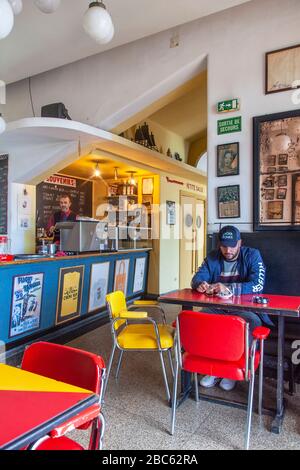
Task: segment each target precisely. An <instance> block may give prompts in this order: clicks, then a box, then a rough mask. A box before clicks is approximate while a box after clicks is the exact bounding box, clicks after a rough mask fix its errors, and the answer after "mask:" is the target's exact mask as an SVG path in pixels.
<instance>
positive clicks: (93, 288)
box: [88, 262, 110, 313]
mask: <svg viewBox="0 0 300 470" xmlns="http://www.w3.org/2000/svg"><path fill="white" fill-rule="evenodd" d="M109 268H110V262H107V263H96V264H92V267H91V277H90V292H89V306H88V312H89V313H90V312H94V311H95V310H100V309H101V308H103V307H105V305H106V300H105V298H106V295H107V290H108V280H109Z"/></svg>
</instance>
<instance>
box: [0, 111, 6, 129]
mask: <svg viewBox="0 0 300 470" xmlns="http://www.w3.org/2000/svg"><path fill="white" fill-rule="evenodd" d="M5 129H6V122H5V121H4V119H3V117H2V114H0V134H3V132H4V131H5Z"/></svg>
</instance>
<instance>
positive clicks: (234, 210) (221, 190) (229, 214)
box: [217, 184, 241, 219]
mask: <svg viewBox="0 0 300 470" xmlns="http://www.w3.org/2000/svg"><path fill="white" fill-rule="evenodd" d="M217 200H218V218H219V219H239V218H240V217H241V209H240V186H239V185H237V184H236V185H231V186H220V187H218V188H217Z"/></svg>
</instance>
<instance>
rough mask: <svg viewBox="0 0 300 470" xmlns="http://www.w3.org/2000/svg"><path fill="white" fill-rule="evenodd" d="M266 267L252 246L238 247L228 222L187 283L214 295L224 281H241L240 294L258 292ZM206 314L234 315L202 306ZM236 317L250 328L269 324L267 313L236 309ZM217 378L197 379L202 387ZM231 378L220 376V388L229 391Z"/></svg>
mask: <svg viewBox="0 0 300 470" xmlns="http://www.w3.org/2000/svg"><path fill="white" fill-rule="evenodd" d="M265 273H266V268H265V265H264V262H263V260H262V257H261V254H260V252H259V251H258V250H256V249H254V248H249V247H246V246H242V241H241V234H240V232H239V230H238V229H237V228H236V227H233V226H231V225H228V226H226V227H223V228H222V229H221V230H220V232H219V248H218V250H215V251H212V252H211V253H209V255H208V256H207V258H206V259H205V260H204V262H203V263H202V266H201V267H200V268H199V270H198V272H197V273H196V274H195V275H194V277H193V279H192V283H191V287H192V289H195V290H197V291H198V292H201V293H202V294H203V293H206V292H207V291H208V292H210V293H214V294H220V293H222V292H224V293H226V291H227V290H228V289H227V288H226V285H225V284H230V283H241V284H242V294H256V295H257V294H261V293H262V291H263V288H264V283H265ZM205 311H206V312H208V313H218V314H223V315H228V314H230V315H235V313H234V312H232V311H228V310H214V309H205ZM237 315H238V316H240V317H242V318H244V320H246V321H247V323H249V328H250V331H253V330H254V328H256V327H257V326H261V325H262V322H265V323H267V324H269V325H270V324H272V322H271V321H270V319H269V317H268V316H267V315H257V314H256V313H254V312H239V313H238V314H237ZM218 382H220V379H219V378H218V377H212V376H205V377H203V379H202V380H201V381H200V384H201V385H202V386H203V387H207V388H210V387H214V386H215V385H216V384H217V383H218ZM234 386H235V381H233V380H229V379H223V380H221V382H220V387H221V388H222V389H223V390H226V391H229V390H232V389H233V388H234Z"/></svg>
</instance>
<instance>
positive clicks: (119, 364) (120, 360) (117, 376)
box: [116, 351, 124, 379]
mask: <svg viewBox="0 0 300 470" xmlns="http://www.w3.org/2000/svg"><path fill="white" fill-rule="evenodd" d="M123 354H124V351H120V357H119V361H118V367H117V371H116V379H118V378H119V372H120V368H121V363H122V359H123Z"/></svg>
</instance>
